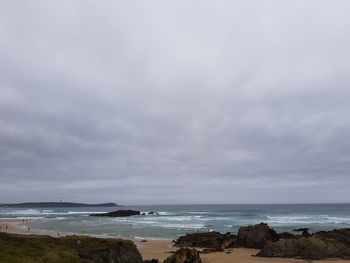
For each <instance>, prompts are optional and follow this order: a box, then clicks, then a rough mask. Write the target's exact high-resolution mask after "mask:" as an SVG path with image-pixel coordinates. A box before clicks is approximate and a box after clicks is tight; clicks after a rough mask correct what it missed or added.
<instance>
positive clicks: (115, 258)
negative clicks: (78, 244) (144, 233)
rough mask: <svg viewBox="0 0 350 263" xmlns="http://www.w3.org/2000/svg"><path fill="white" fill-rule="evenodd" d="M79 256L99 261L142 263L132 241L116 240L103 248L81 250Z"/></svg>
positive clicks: (102, 262)
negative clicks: (85, 251) (87, 250)
mask: <svg viewBox="0 0 350 263" xmlns="http://www.w3.org/2000/svg"><path fill="white" fill-rule="evenodd" d="M79 256H80V257H81V258H83V259H88V260H91V261H94V262H99V263H143V259H142V256H141V254H140V252H139V251H138V250H137V248H136V246H135V244H134V243H133V242H132V241H125V240H123V241H121V242H119V241H117V242H115V244H114V245H113V246H111V247H108V248H105V249H97V250H94V249H90V250H89V252H87V253H84V252H81V253H80V254H79Z"/></svg>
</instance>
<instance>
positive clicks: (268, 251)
mask: <svg viewBox="0 0 350 263" xmlns="http://www.w3.org/2000/svg"><path fill="white" fill-rule="evenodd" d="M257 256H261V257H286V258H295V257H299V258H305V259H322V258H348V257H350V229H339V230H333V231H328V232H318V233H316V234H314V235H312V236H309V237H305V236H302V237H300V238H296V239H280V240H279V241H277V242H274V243H273V242H268V243H267V244H266V245H265V246H264V248H263V249H262V250H261V251H260V252H259V253H258V254H257Z"/></svg>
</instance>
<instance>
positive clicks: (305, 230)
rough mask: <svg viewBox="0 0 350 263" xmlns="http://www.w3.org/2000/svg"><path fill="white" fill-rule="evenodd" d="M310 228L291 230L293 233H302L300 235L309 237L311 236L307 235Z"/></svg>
mask: <svg viewBox="0 0 350 263" xmlns="http://www.w3.org/2000/svg"><path fill="white" fill-rule="evenodd" d="M309 230H310V228H297V229H293V231H295V232H302V233H301V235H302V236H304V237H309V236H311V235H310V233H309Z"/></svg>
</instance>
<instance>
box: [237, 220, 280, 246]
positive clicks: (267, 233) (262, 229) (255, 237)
mask: <svg viewBox="0 0 350 263" xmlns="http://www.w3.org/2000/svg"><path fill="white" fill-rule="evenodd" d="M238 239H239V241H238V243H239V245H241V246H243V247H248V248H262V247H264V245H265V244H266V242H267V241H273V242H275V241H277V240H278V239H279V238H278V235H277V233H276V232H275V231H274V230H273V229H271V228H269V226H268V225H267V224H265V223H260V224H258V225H253V226H245V227H241V228H240V229H239V231H238Z"/></svg>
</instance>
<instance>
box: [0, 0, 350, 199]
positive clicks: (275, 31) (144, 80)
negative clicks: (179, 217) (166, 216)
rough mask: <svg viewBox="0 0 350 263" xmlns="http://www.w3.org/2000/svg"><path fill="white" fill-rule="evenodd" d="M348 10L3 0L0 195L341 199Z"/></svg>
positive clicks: (276, 4)
mask: <svg viewBox="0 0 350 263" xmlns="http://www.w3.org/2000/svg"><path fill="white" fill-rule="evenodd" d="M349 10H350V1H348V0H344V1H341V0H337V1H331V0H329V1H322V0H315V1H310V0H307V1H305V0H291V1H279V0H275V1H269V0H264V1H261V0H256V1H250V0H242V1H231V0H230V1H221V0H220V1H206V0H183V1H163V0H151V1H143V0H140V1H136V0H135V1H134V0H131V1H108V0H105V1H88V0H73V1H72V0H66V1H63V0H60V1H46V0H42V1H37V0H31V1H25V0H23V1H6V0H0V203H1V202H20V201H58V200H61V199H62V200H64V201H80V202H107V201H116V202H118V203H123V204H164V203H172V204H176V203H296V202H297V203H300V202H303V203H304V202H350V194H349V187H350V172H349V171H350V86H349V84H350V64H349V63H350V51H349V47H350V34H349V32H350V17H349Z"/></svg>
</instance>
